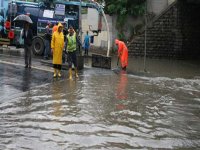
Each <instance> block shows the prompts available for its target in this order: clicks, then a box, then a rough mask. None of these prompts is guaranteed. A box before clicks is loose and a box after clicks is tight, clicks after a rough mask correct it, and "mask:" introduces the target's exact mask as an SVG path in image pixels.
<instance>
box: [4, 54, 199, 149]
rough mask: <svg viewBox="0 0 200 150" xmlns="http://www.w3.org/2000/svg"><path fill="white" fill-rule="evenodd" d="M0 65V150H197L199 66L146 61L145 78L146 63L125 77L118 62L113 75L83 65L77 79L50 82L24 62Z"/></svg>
mask: <svg viewBox="0 0 200 150" xmlns="http://www.w3.org/2000/svg"><path fill="white" fill-rule="evenodd" d="M133 60H134V61H133ZM1 61H2V62H3V63H2V62H1V64H0V69H1V78H0V81H1V85H0V86H1V94H3V93H4V92H6V91H7V93H6V94H4V95H3V97H4V101H1V102H0V120H1V121H0V149H14V150H15V149H16V150H21V149H22V150H25V149H31V150H41V149H42V150H68V149H73V150H74V149H75V150H76V149H83V150H88V149H91V150H95V149H110V150H120V149H162V150H163V149H188V150H195V149H199V148H200V126H199V124H200V78H199V75H200V68H199V63H198V62H194V61H192V62H190V61H167V60H150V59H148V60H147V66H146V70H147V72H144V66H143V59H141V58H134V59H131V60H130V61H129V65H130V68H129V69H128V71H127V72H128V74H127V73H125V72H121V71H118V70H117V69H115V68H116V67H117V66H116V59H114V60H113V61H112V68H113V69H114V71H112V70H105V69H98V68H91V67H90V63H91V62H90V59H86V60H85V69H84V70H83V71H80V72H79V78H78V79H75V78H73V80H68V79H67V77H66V76H64V77H63V78H61V79H55V80H53V79H52V70H51V68H48V67H46V66H41V65H40V64H39V61H37V60H36V61H34V64H33V66H35V68H33V69H32V70H31V71H30V70H25V69H24V68H23V60H19V59H17V60H16V59H10V58H5V57H3V58H2V57H1ZM5 61H6V62H12V63H15V64H18V65H17V66H16V65H12V64H6V63H5ZM20 64H21V65H20ZM38 66H40V68H39V69H38ZM48 70H49V71H48ZM115 70H117V71H115ZM26 73H27V74H26ZM63 74H67V72H66V71H63ZM7 76H8V77H7ZM29 76H30V77H31V81H30V78H29ZM23 82H24V84H23ZM7 83H9V84H7ZM8 85H9V86H8ZM15 85H18V86H15ZM4 86H5V87H4ZM6 86H7V87H6ZM24 89H25V90H24ZM12 93H16V94H18V95H15V97H13V98H11V97H10V95H11V94H12ZM6 96H8V98H6ZM1 99H2V98H1Z"/></svg>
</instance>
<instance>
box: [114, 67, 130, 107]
mask: <svg viewBox="0 0 200 150" xmlns="http://www.w3.org/2000/svg"><path fill="white" fill-rule="evenodd" d="M119 78H120V79H119V82H118V85H117V91H116V98H117V100H118V101H119V102H118V104H117V105H116V108H117V109H119V110H123V109H125V105H124V104H123V103H124V101H125V100H127V98H128V92H127V82H128V77H127V72H126V71H124V70H121V71H120V72H119Z"/></svg>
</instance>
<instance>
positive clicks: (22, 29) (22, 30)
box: [22, 29, 25, 39]
mask: <svg viewBox="0 0 200 150" xmlns="http://www.w3.org/2000/svg"><path fill="white" fill-rule="evenodd" d="M24 33H25V31H24V29H22V39H24V37H25V36H24V35H25V34H24Z"/></svg>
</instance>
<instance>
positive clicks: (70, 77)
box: [69, 68, 72, 80]
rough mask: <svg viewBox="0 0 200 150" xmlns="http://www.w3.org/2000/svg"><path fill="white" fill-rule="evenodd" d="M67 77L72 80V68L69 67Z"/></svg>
mask: <svg viewBox="0 0 200 150" xmlns="http://www.w3.org/2000/svg"><path fill="white" fill-rule="evenodd" d="M69 79H70V80H72V68H70V69H69Z"/></svg>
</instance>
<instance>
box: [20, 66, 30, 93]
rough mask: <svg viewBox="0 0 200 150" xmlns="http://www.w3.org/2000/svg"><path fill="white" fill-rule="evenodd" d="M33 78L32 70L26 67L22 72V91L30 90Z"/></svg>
mask: <svg viewBox="0 0 200 150" xmlns="http://www.w3.org/2000/svg"><path fill="white" fill-rule="evenodd" d="M31 80H32V74H31V70H29V69H24V71H23V74H22V91H28V90H30V85H31Z"/></svg>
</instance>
